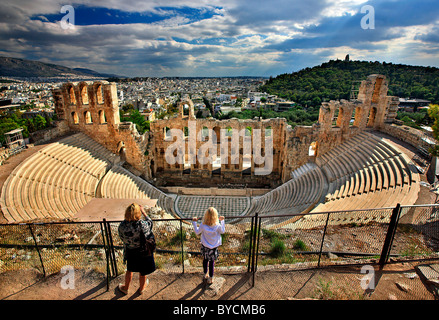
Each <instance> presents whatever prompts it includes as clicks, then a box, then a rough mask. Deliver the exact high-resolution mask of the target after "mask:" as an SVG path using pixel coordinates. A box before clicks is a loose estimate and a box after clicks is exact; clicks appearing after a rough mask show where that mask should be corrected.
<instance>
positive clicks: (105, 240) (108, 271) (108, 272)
mask: <svg viewBox="0 0 439 320" xmlns="http://www.w3.org/2000/svg"><path fill="white" fill-rule="evenodd" d="M100 225H101V235H102V243H103V245H104V251H105V260H106V262H107V291H108V290H110V262H109V261H108V258H109V254H108V250H107V245H106V244H105V243H106V242H107V239H106V237H105V231H104V225H105V219H104V220H103V222H100Z"/></svg>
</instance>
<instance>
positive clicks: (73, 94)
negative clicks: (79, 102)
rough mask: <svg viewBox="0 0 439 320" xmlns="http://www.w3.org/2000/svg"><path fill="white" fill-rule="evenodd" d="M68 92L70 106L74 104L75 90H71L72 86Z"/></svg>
mask: <svg viewBox="0 0 439 320" xmlns="http://www.w3.org/2000/svg"><path fill="white" fill-rule="evenodd" d="M68 92H69V99H70V104H76V97H75V89H73V86H70V87H69V89H68Z"/></svg>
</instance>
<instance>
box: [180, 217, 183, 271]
mask: <svg viewBox="0 0 439 320" xmlns="http://www.w3.org/2000/svg"><path fill="white" fill-rule="evenodd" d="M180 245H181V267H182V268H183V272H182V273H184V251H183V250H184V247H183V222H182V220H181V219H180Z"/></svg>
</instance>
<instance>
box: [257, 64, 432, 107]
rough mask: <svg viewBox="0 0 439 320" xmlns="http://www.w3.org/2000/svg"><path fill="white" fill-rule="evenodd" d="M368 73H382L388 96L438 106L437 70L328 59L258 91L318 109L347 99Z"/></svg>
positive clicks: (275, 81) (279, 77)
mask: <svg viewBox="0 0 439 320" xmlns="http://www.w3.org/2000/svg"><path fill="white" fill-rule="evenodd" d="M371 74H383V75H385V76H386V78H387V81H388V83H389V91H388V95H391V96H398V97H401V98H417V99H425V100H430V101H431V102H432V103H439V69H438V68H434V67H419V66H409V65H403V64H393V63H387V62H382V63H380V62H378V61H376V62H369V61H349V60H347V59H346V60H330V61H329V62H326V63H323V64H321V65H319V66H315V67H313V68H305V69H302V70H300V71H297V72H293V73H288V74H281V75H279V76H277V77H275V78H272V77H270V79H269V80H268V81H267V82H266V83H265V84H264V85H263V86H262V87H261V88H260V90H261V91H265V92H267V93H269V94H275V95H277V96H279V97H281V98H284V99H287V100H291V101H295V102H296V103H298V104H300V105H302V106H304V107H310V106H312V107H317V106H319V105H320V104H321V103H322V102H323V101H329V100H339V99H349V98H350V93H351V89H352V85H353V84H355V82H357V84H358V81H361V80H364V79H366V78H367V76H369V75H371Z"/></svg>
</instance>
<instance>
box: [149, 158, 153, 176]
mask: <svg viewBox="0 0 439 320" xmlns="http://www.w3.org/2000/svg"><path fill="white" fill-rule="evenodd" d="M149 170H150V172H151V175H154V160H151V162H150V164H149Z"/></svg>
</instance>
